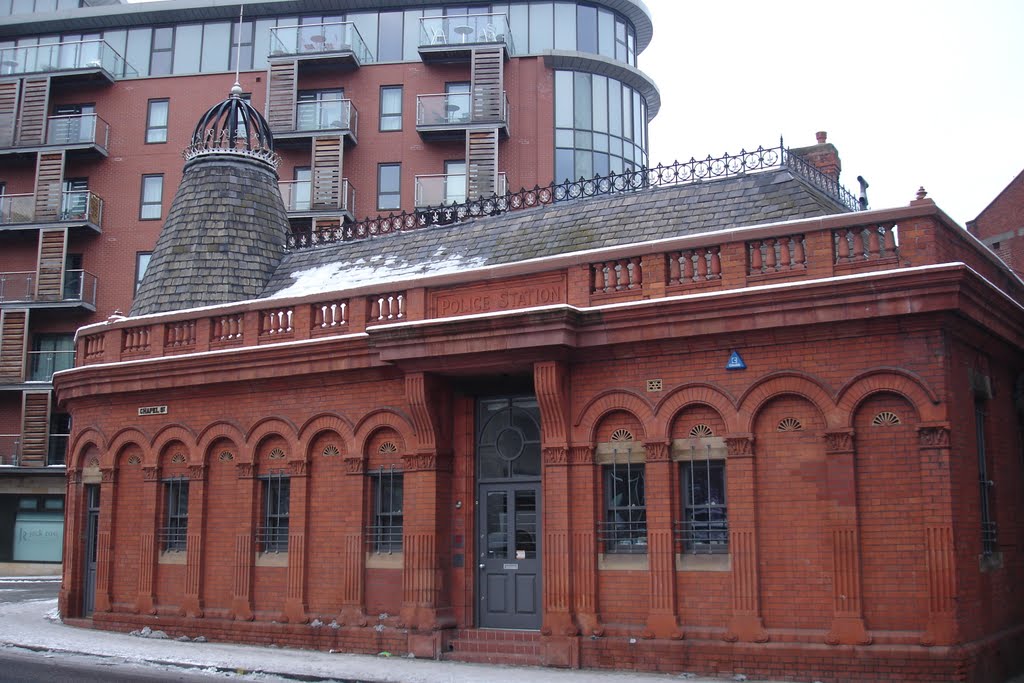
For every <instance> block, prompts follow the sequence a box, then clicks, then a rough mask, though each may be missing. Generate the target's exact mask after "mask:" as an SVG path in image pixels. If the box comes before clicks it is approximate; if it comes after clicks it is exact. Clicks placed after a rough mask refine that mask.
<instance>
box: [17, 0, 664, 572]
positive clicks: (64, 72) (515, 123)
mask: <svg viewBox="0 0 1024 683" xmlns="http://www.w3.org/2000/svg"><path fill="white" fill-rule="evenodd" d="M243 5H244V7H243ZM328 5H329V7H327V6H325V4H324V3H323V2H319V1H314V0H293V1H290V2H261V1H252V2H248V1H247V2H242V3H238V4H233V5H227V4H218V5H216V6H212V7H211V6H210V3H209V2H207V1H206V0H175V1H173V2H158V3H145V4H139V5H132V4H120V3H118V2H107V0H13V1H11V0H6V1H0V17H2V20H0V308H2V312H0V340H2V341H0V568H2V569H3V571H4V572H5V573H11V572H15V571H25V572H30V573H40V572H45V571H54V572H56V571H59V568H60V560H61V554H60V553H61V543H60V529H61V520H62V518H63V492H64V479H63V477H64V473H65V471H64V460H65V453H66V450H67V442H68V436H69V434H70V423H69V416H68V414H67V413H66V412H65V411H63V410H61V409H60V408H59V407H58V406H57V405H56V404H55V401H54V397H53V387H52V384H51V381H50V380H51V377H52V375H53V373H54V372H55V371H59V370H62V369H65V368H69V367H72V366H73V365H74V363H75V352H74V341H73V338H74V332H75V330H76V329H77V328H78V327H80V326H82V325H86V324H91V323H95V322H99V321H102V320H105V319H106V318H107V317H108V316H109V315H111V314H112V313H114V312H115V311H120V312H127V311H129V310H130V309H131V308H132V305H133V302H134V295H135V291H136V288H137V286H138V284H139V282H140V281H141V279H142V276H143V274H144V272H145V269H146V266H147V264H148V262H149V258H150V254H151V252H152V250H153V247H154V244H155V242H156V239H157V236H158V234H159V232H160V227H161V226H162V224H163V220H164V218H166V216H167V210H168V207H169V204H170V201H171V198H172V197H173V195H174V191H175V189H176V188H177V187H178V186H179V184H180V182H181V177H182V176H181V173H182V165H181V150H182V149H183V148H184V147H185V146H186V145H187V144H188V142H189V136H190V134H191V132H192V128H193V126H194V125H195V123H196V121H197V120H198V118H199V117H200V115H202V114H203V112H204V111H206V109H207V108H208V107H209V106H210V105H211V104H212V103H214V102H216V101H218V100H219V99H220V98H222V97H223V96H224V95H225V94H226V93H227V92H228V90H229V89H230V88H231V86H232V83H233V82H234V80H235V69H236V67H238V68H239V71H240V73H239V76H238V78H239V81H240V84H241V87H242V89H243V91H244V93H245V96H246V97H248V98H249V99H250V100H251V101H252V103H253V104H254V105H255V106H256V107H258V108H259V109H260V111H261V112H263V113H264V115H265V116H266V117H267V118H268V119H269V121H270V124H271V128H272V130H273V133H274V135H275V137H276V140H277V146H276V150H277V153H278V154H279V155H280V156H281V164H280V166H279V167H278V173H279V176H280V178H279V180H280V182H279V189H280V192H281V194H282V196H283V198H284V200H285V210H286V212H287V214H288V217H289V220H290V221H291V224H292V225H293V227H294V229H295V230H296V231H309V230H311V229H313V228H316V229H321V230H322V229H329V228H332V227H338V226H340V225H342V224H346V223H351V222H352V221H354V220H355V219H356V218H362V217H366V216H376V215H378V214H381V215H387V214H389V213H392V212H395V213H397V212H401V211H412V210H414V209H415V208H422V207H425V206H437V205H440V204H442V203H443V204H451V203H453V202H458V201H462V200H464V199H465V198H467V197H476V196H486V195H492V194H495V193H499V194H503V193H504V192H505V190H506V189H508V188H513V189H517V188H520V187H534V186H537V185H540V186H544V185H547V184H549V183H550V182H551V181H552V179H554V178H556V177H558V178H560V179H564V178H567V177H572V178H578V177H580V176H587V177H591V176H593V175H594V174H595V173H599V174H607V173H608V172H611V171H614V172H622V171H625V170H630V169H633V168H636V167H639V166H643V165H647V163H648V157H647V150H648V144H647V121H648V120H649V119H650V118H653V117H654V116H655V115H656V114H657V111H658V108H659V106H660V99H659V95H658V90H657V88H656V87H655V85H654V83H653V82H652V81H651V79H650V78H649V77H648V76H646V75H645V74H644V73H643V72H642V71H640V70H639V69H638V68H637V56H638V54H639V53H641V52H642V51H643V50H644V49H645V48H646V47H647V45H648V44H649V42H650V39H651V35H652V31H653V24H652V20H651V17H650V14H649V12H648V11H647V9H646V7H644V6H643V4H642V3H640V2H635V1H634V0H596V1H590V2H580V3H576V2H560V3H558V4H557V7H556V5H555V3H552V2H550V1H537V0H529V1H520V2H513V3H511V4H510V3H507V2H505V3H501V2H499V3H490V2H483V3H481V2H474V3H468V4H467V3H451V2H429V1H428V0H408V1H407V2H402V3H394V2H388V3H380V2H378V1H377V0H337V2H331V3H328ZM382 5H384V6H382ZM240 10H244V16H243V18H242V21H241V23H239V12H240ZM556 27H557V30H556ZM268 93H269V96H268ZM577 108H578V109H579V112H578V113H579V115H578V116H577V115H576V114H577V111H576V110H577ZM20 531H25V532H26V534H24V535H23V534H21V533H20ZM19 539H31V540H32V542H28V541H26V542H22V541H20V540H19ZM36 539H46V541H45V542H42V541H36Z"/></svg>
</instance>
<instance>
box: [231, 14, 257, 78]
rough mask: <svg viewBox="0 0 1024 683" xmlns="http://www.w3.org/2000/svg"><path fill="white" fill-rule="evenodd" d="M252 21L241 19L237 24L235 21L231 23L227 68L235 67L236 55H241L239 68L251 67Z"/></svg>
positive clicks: (245, 69)
mask: <svg viewBox="0 0 1024 683" xmlns="http://www.w3.org/2000/svg"><path fill="white" fill-rule="evenodd" d="M254 35H255V31H254V29H253V22H251V21H243V22H242V25H241V26H239V25H238V23H237V22H234V23H232V24H231V54H229V55H228V69H229V70H232V71H233V70H234V69H235V59H236V55H240V56H241V63H240V64H241V70H242V71H247V70H248V69H251V68H252V63H253V62H252V58H253V36H254Z"/></svg>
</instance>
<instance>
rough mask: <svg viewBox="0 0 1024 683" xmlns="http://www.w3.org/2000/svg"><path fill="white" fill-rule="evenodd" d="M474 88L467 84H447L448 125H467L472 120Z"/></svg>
mask: <svg viewBox="0 0 1024 683" xmlns="http://www.w3.org/2000/svg"><path fill="white" fill-rule="evenodd" d="M471 90H472V86H471V85H470V84H469V83H466V82H461V81H460V82H458V83H445V85H444V93H445V95H446V97H445V110H446V112H447V115H448V123H466V122H468V121H470V120H471V119H472V114H473V104H472V100H471Z"/></svg>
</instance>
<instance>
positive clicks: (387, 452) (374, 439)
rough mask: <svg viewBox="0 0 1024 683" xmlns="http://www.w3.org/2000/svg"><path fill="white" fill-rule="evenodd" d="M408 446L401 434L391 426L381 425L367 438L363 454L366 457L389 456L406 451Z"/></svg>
mask: <svg viewBox="0 0 1024 683" xmlns="http://www.w3.org/2000/svg"><path fill="white" fill-rule="evenodd" d="M406 448H407V446H406V443H405V442H404V441H403V440H402V435H401V434H399V433H398V432H397V431H396V430H395V429H393V428H391V427H381V428H380V429H378V430H376V431H375V432H374V433H373V434H371V435H370V436H369V437H368V438H367V439H366V449H365V450H364V451H363V453H362V455H363V457H366V458H373V457H375V456H376V457H384V458H389V457H392V456H395V455H398V454H401V453H404V452H406Z"/></svg>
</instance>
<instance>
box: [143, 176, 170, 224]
mask: <svg viewBox="0 0 1024 683" xmlns="http://www.w3.org/2000/svg"><path fill="white" fill-rule="evenodd" d="M163 194H164V176H163V174H162V173H159V174H153V175H144V176H142V203H141V206H140V207H139V219H141V220H144V221H155V220H160V217H161V216H162V215H163Z"/></svg>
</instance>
